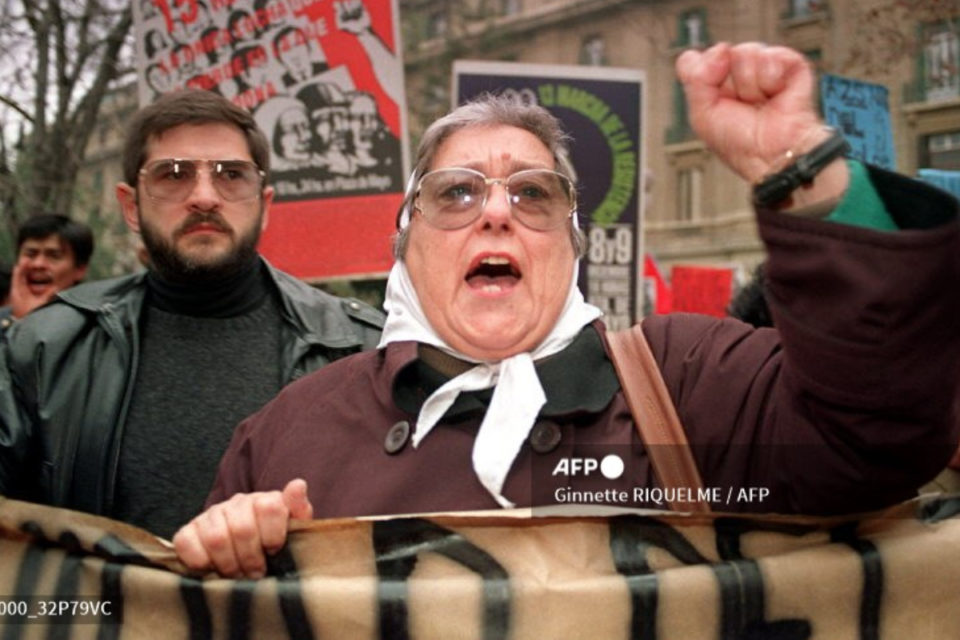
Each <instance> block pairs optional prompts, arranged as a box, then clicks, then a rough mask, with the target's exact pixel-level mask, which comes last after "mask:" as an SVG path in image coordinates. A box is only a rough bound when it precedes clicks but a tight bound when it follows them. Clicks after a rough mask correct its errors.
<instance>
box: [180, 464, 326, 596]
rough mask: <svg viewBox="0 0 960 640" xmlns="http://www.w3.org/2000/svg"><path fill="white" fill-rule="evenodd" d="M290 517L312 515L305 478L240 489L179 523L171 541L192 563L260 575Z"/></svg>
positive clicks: (227, 574) (228, 573) (222, 572)
mask: <svg viewBox="0 0 960 640" xmlns="http://www.w3.org/2000/svg"><path fill="white" fill-rule="evenodd" d="M291 518H296V519H298V520H310V519H311V518H313V506H312V505H311V504H310V500H309V499H308V498H307V483H306V482H305V481H303V480H300V479H297V480H291V481H290V482H288V483H287V486H285V487H284V488H283V491H262V492H258V493H238V494H236V495H235V496H233V497H232V498H230V499H229V500H226V501H225V502H221V503H219V504H215V505H213V506H212V507H210V508H209V509H207V510H206V511H204V512H203V513H201V514H200V515H199V516H197V517H196V518H194V519H193V520H191V521H190V522H189V523H187V524H186V525H184V526H183V527H181V529H180V530H179V531H177V533H176V535H175V536H173V545H174V548H175V549H176V551H177V555H178V556H180V560H181V561H182V562H183V563H184V564H185V565H187V566H188V567H190V568H191V569H195V570H198V571H203V570H208V569H213V570H214V571H216V572H217V573H219V574H220V575H222V576H225V577H228V578H242V577H247V578H262V577H263V576H264V575H265V574H266V570H267V560H266V554H272V553H276V552H277V551H279V550H280V548H281V547H283V545H284V543H285V542H286V539H287V530H288V527H289V523H290V519H291Z"/></svg>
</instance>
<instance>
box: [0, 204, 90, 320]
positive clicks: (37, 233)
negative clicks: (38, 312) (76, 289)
mask: <svg viewBox="0 0 960 640" xmlns="http://www.w3.org/2000/svg"><path fill="white" fill-rule="evenodd" d="M92 254H93V233H92V232H91V231H90V227H88V226H87V225H85V224H83V223H80V222H76V221H75V220H71V219H70V218H68V217H67V216H63V215H59V214H52V213H43V214H38V215H34V216H31V217H29V218H28V219H27V220H26V221H25V222H24V223H23V224H22V225H21V226H20V230H19V231H18V232H17V258H16V262H15V263H14V265H13V271H12V274H11V278H10V297H9V306H5V307H2V308H0V332H4V331H6V330H7V328H8V327H10V325H12V324H13V322H14V321H15V320H18V319H20V318H22V317H23V316H25V315H27V314H28V313H30V312H31V311H33V310H34V309H36V308H38V307H40V306H42V305H44V304H46V303H48V302H50V301H51V300H53V298H54V297H55V296H56V295H57V293H59V292H60V291H62V290H64V289H67V288H69V287H72V286H73V285H75V284H77V283H79V282H80V281H81V280H83V278H84V276H86V275H87V265H88V264H89V263H90V256H91V255H92Z"/></svg>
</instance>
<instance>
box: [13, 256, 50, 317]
mask: <svg viewBox="0 0 960 640" xmlns="http://www.w3.org/2000/svg"><path fill="white" fill-rule="evenodd" d="M28 271H29V269H28V268H27V267H24V266H23V265H21V264H20V263H19V262H18V263H17V264H15V265H14V266H13V273H11V274H10V313H11V315H12V316H13V317H14V318H18V319H19V318H22V317H23V316H25V315H27V314H28V313H30V312H31V311H33V310H34V309H36V308H38V307H42V306H43V305H45V304H47V303H48V302H50V301H51V300H53V299H54V298H55V297H57V293H58V292H59V289H57V288H56V287H54V286H46V287H43V291H42V293H35V292H34V291H31V288H30V283H29V282H27V272H28Z"/></svg>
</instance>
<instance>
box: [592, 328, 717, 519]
mask: <svg viewBox="0 0 960 640" xmlns="http://www.w3.org/2000/svg"><path fill="white" fill-rule="evenodd" d="M607 342H608V343H609V345H610V355H611V356H612V359H613V366H614V368H615V369H616V370H617V377H619V378H620V385H621V387H622V388H623V395H624V397H625V398H626V400H627V404H628V405H629V406H630V412H631V413H632V414H633V422H634V424H636V425H637V433H638V434H639V435H640V440H641V441H642V442H643V443H644V445H646V447H647V454H648V455H649V456H650V462H651V464H652V465H653V472H654V473H655V474H656V476H657V479H658V480H659V481H660V485H661V486H662V487H663V488H664V489H683V490H684V491H681V492H679V495H680V496H681V497H685V496H686V495H689V496H690V497H691V498H692V500H690V501H686V500H677V501H671V502H670V503H669V504H670V508H671V509H673V510H675V511H700V512H702V511H710V505H709V504H708V503H707V502H706V501H702V500H698V496H699V495H700V491H699V490H700V489H701V488H703V481H702V480H701V479H700V472H699V471H698V470H697V463H696V462H695V461H694V459H693V453H692V452H691V451H690V443H689V442H687V435H686V433H685V432H684V430H683V425H681V424H680V417H679V416H678V415H677V410H676V408H675V407H674V406H673V400H671V399H670V392H669V391H667V386H666V384H665V383H664V381H663V376H662V375H661V374H660V368H659V367H658V366H657V362H656V360H654V358H653V353H652V352H651V351H650V345H648V344H647V339H646V338H645V337H644V335H643V330H642V329H641V328H640V325H639V324H637V325H634V326H633V327H631V328H630V329H625V330H623V331H613V332H609V333H607Z"/></svg>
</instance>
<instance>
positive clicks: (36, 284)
mask: <svg viewBox="0 0 960 640" xmlns="http://www.w3.org/2000/svg"><path fill="white" fill-rule="evenodd" d="M52 284H53V276H51V275H50V274H48V273H35V274H34V273H31V274H28V275H27V287H28V288H29V289H30V291H31V292H32V293H34V294H37V293H43V292H44V291H45V290H46V289H47V287H49V286H51V285H52Z"/></svg>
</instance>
